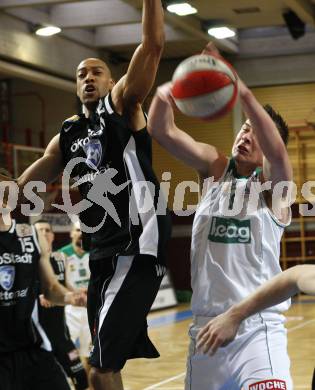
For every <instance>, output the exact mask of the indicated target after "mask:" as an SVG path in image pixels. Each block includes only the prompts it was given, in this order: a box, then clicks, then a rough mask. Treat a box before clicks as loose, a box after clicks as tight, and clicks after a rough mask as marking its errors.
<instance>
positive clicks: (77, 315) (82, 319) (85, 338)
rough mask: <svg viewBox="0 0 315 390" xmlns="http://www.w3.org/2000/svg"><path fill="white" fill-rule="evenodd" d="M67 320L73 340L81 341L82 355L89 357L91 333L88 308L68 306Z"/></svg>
mask: <svg viewBox="0 0 315 390" xmlns="http://www.w3.org/2000/svg"><path fill="white" fill-rule="evenodd" d="M66 322H67V325H68V328H69V331H70V336H71V339H72V341H73V342H74V343H75V344H76V345H77V341H79V344H80V345H79V351H80V356H83V357H89V355H90V350H91V334H90V329H89V323H88V317H87V310H86V308H85V307H76V306H71V305H67V306H66Z"/></svg>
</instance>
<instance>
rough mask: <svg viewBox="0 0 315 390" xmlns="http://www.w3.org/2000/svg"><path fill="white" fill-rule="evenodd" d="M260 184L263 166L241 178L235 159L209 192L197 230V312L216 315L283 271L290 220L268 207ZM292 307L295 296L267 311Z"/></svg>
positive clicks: (197, 219)
mask: <svg viewBox="0 0 315 390" xmlns="http://www.w3.org/2000/svg"><path fill="white" fill-rule="evenodd" d="M259 188H260V181H259V172H258V170H256V171H255V172H254V173H253V174H252V175H251V176H250V177H248V178H244V177H237V175H236V169H235V162H234V160H233V159H231V160H230V161H229V163H228V164H227V168H226V169H225V172H224V174H223V176H222V178H221V179H220V180H219V181H218V182H213V183H209V186H208V188H207V189H206V190H205V191H204V195H203V198H202V200H201V202H200V204H199V205H198V208H197V210H196V215H195V218H194V223H193V230H192V244H191V270H192V288H193V296H192V311H193V313H194V315H199V316H209V317H212V316H216V315H218V314H220V313H222V312H224V311H226V310H227V309H228V308H229V307H230V306H231V305H233V304H234V303H237V302H239V301H241V300H242V299H243V298H245V297H247V296H248V295H249V294H250V293H252V292H253V291H255V290H256V289H257V288H258V287H259V286H260V285H261V284H263V283H264V282H265V281H267V280H269V279H271V278H272V277H273V276H275V275H277V274H278V273H279V272H281V268H280V265H279V256H280V240H281V236H282V233H283V230H284V227H285V226H286V225H284V224H283V223H281V222H279V221H278V220H277V219H276V217H275V216H274V215H273V214H272V212H271V211H270V210H269V208H268V207H267V205H266V203H265V200H264V197H263V195H262V194H261V193H260V192H259ZM249 193H250V196H249ZM255 205H256V207H255ZM289 306H290V300H288V301H286V302H283V303H281V304H280V305H277V306H273V307H272V308H269V309H267V310H266V312H273V313H274V312H277V313H278V312H281V311H284V310H287V309H288V308H289Z"/></svg>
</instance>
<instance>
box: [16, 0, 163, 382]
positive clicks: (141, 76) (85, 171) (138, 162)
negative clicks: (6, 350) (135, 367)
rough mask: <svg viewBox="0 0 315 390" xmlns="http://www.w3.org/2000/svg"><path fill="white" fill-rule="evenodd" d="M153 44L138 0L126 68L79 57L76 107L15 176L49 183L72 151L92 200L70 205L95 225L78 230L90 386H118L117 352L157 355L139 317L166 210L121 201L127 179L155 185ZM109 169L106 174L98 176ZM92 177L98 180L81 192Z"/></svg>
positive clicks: (152, 282)
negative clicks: (150, 118)
mask: <svg viewBox="0 0 315 390" xmlns="http://www.w3.org/2000/svg"><path fill="white" fill-rule="evenodd" d="M106 6H108V5H107V2H104V7H106ZM108 12H110V9H108ZM163 47H164V20H163V8H162V4H161V0H143V10H142V40H141V43H140V45H139V46H138V47H137V48H136V50H135V52H134V54H133V56H132V58H131V61H130V63H129V67H128V70H127V72H126V74H125V75H124V76H123V77H122V78H121V79H120V80H119V81H118V82H117V83H116V84H115V82H114V80H113V78H112V76H111V72H110V70H109V68H108V66H107V65H106V64H105V63H104V62H103V61H102V60H100V59H96V58H89V59H86V60H84V61H82V62H81V63H80V64H79V66H78V68H77V71H76V80H77V95H78V97H79V98H80V100H81V102H82V105H83V113H82V114H80V115H75V116H73V117H71V118H69V119H68V120H66V121H65V122H64V123H63V126H62V129H61V131H60V133H59V134H58V135H56V136H55V137H54V138H53V139H52V140H51V142H50V143H49V145H48V147H47V149H46V151H45V153H44V156H43V157H42V158H41V159H39V160H38V161H37V162H35V163H34V164H33V165H32V166H31V167H29V168H28V169H27V170H26V171H25V172H24V173H23V174H22V175H21V177H20V178H19V179H18V180H17V183H18V185H19V186H20V187H24V186H25V184H26V183H28V182H29V181H33V180H42V181H44V182H46V183H49V182H52V181H54V180H55V179H56V178H57V176H58V175H59V174H60V173H62V172H63V170H64V168H65V166H66V165H67V164H68V163H71V161H74V158H76V157H78V158H80V159H81V162H80V164H78V165H76V166H75V169H74V170H73V171H72V178H73V179H74V180H75V181H76V183H77V185H78V187H79V189H80V192H81V195H82V197H83V198H85V199H90V200H91V201H92V202H90V203H92V204H91V206H90V208H88V209H87V210H86V211H85V212H84V213H81V214H80V222H81V223H84V224H85V225H86V226H88V227H89V228H96V229H95V230H97V231H94V233H91V234H90V233H87V232H85V233H84V235H83V246H84V249H85V250H87V251H89V253H90V270H91V278H90V284H89V289H88V303H87V308H88V316H89V325H90V330H91V333H92V340H93V348H92V352H91V355H90V360H89V362H90V364H91V366H92V368H91V371H90V378H91V384H92V386H93V387H94V389H95V390H103V389H106V390H122V389H123V383H122V379H121V374H120V371H121V369H122V368H123V367H124V365H125V363H126V361H127V359H131V358H138V357H145V358H156V357H158V356H159V353H158V351H157V350H156V348H155V347H154V345H153V344H152V342H151V341H150V339H149V337H148V334H147V321H146V316H147V314H148V312H149V310H150V308H151V306H152V303H153V301H154V299H155V296H156V294H157V292H158V290H159V286H160V284H161V281H162V278H163V275H160V273H158V272H157V266H160V265H161V266H163V267H164V264H165V250H166V242H167V240H168V238H169V236H170V218H169V215H158V214H157V212H156V207H154V208H153V209H151V210H150V211H149V212H148V213H149V215H147V216H145V217H144V218H142V217H141V216H140V215H139V214H140V211H139V209H140V207H141V206H140V203H139V202H140V200H138V201H139V202H138V203H137V204H136V205H134V207H132V208H130V207H129V206H130V194H129V191H130V190H131V183H130V181H131V182H132V183H134V182H137V181H141V180H149V181H150V182H153V183H154V184H155V186H156V187H155V188H157V189H158V188H159V183H158V181H157V179H156V176H155V174H154V172H153V169H152V151H151V138H150V136H149V134H148V132H147V130H146V119H145V115H144V113H143V111H142V103H143V102H144V100H145V98H146V96H147V95H148V93H149V92H150V90H151V88H152V86H153V83H154V80H155V76H156V72H157V69H158V64H159V61H160V58H161V54H162V50H163ZM76 161H77V160H76ZM109 168H111V169H109ZM113 173H115V177H114V180H113V181H112V180H111V178H112V176H106V175H107V174H113ZM105 179H107V181H108V182H109V183H110V185H111V188H109V185H105V184H104V183H105ZM94 184H95V186H97V185H98V186H99V187H101V189H99V188H98V191H93V190H92V191H91V192H90V190H91V189H92V188H93V189H94ZM110 191H112V192H110ZM104 195H105V196H104ZM156 198H157V197H154V199H153V200H154V202H155V203H154V204H155V206H156ZM135 201H137V199H135ZM100 203H101V204H100ZM103 205H104V207H103ZM107 205H109V206H110V207H111V209H110V210H111V211H113V210H115V213H114V214H113V213H112V214H111V215H112V216H113V215H114V217H115V218H112V216H110V215H109V213H108V212H107V211H108V209H107V208H106V207H107ZM130 210H131V211H132V212H134V211H136V212H137V213H138V214H137V216H138V217H139V218H140V217H141V223H139V222H138V223H137V224H134V223H131V215H130ZM139 218H138V221H139ZM98 225H100V228H99V229H98V228H97V226H98ZM163 269H164V268H163ZM126 324H128V325H127V326H126Z"/></svg>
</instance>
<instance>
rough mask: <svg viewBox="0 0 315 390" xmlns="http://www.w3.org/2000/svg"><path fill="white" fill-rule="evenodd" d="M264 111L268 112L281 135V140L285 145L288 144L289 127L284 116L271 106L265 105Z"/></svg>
mask: <svg viewBox="0 0 315 390" xmlns="http://www.w3.org/2000/svg"><path fill="white" fill-rule="evenodd" d="M264 109H265V110H266V111H267V112H268V114H269V116H270V118H271V119H272V120H273V121H274V123H275V125H276V126H277V129H278V131H279V133H280V135H281V138H282V140H283V142H284V144H285V145H287V144H288V141H289V127H288V124H287V123H286V122H285V120H284V119H283V118H282V116H281V115H280V114H279V113H278V112H276V111H275V110H274V109H273V108H272V107H271V105H270V104H265V105H264Z"/></svg>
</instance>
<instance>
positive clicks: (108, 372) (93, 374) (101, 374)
mask: <svg viewBox="0 0 315 390" xmlns="http://www.w3.org/2000/svg"><path fill="white" fill-rule="evenodd" d="M114 375H115V372H114V371H113V370H112V369H104V368H96V367H91V369H90V373H89V377H90V383H91V384H92V386H97V385H99V384H105V383H106V384H111V383H112V382H114Z"/></svg>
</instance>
